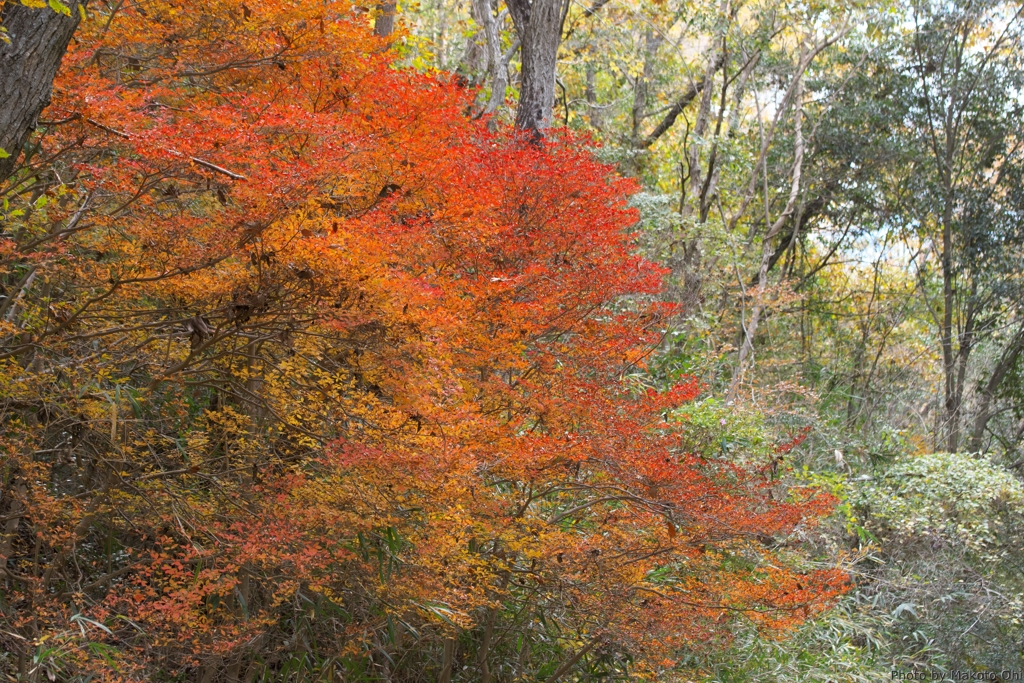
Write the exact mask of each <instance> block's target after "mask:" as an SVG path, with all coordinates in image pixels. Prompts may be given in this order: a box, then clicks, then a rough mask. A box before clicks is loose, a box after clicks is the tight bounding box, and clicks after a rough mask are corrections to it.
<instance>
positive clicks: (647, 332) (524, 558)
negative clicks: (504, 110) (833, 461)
mask: <svg viewBox="0 0 1024 683" xmlns="http://www.w3.org/2000/svg"><path fill="white" fill-rule="evenodd" d="M369 9H370V8H369V7H367V6H359V5H354V4H351V3H349V2H347V1H339V2H330V3H326V4H320V3H317V4H310V3H303V2H293V1H291V0H283V1H281V2H270V3H263V4H260V5H259V6H257V7H253V6H250V5H248V4H245V3H241V2H237V1H236V0H222V1H221V2H218V3H215V4H213V5H204V6H203V7H201V8H199V7H197V6H195V4H194V3H193V4H189V3H183V2H180V1H178V0H166V1H165V0H161V1H160V2H155V3H149V4H147V5H145V6H140V5H137V4H134V3H132V4H121V3H113V4H100V5H97V6H94V7H90V9H89V12H90V14H89V16H88V18H87V20H86V21H85V22H84V23H83V24H82V26H80V27H79V29H78V33H77V34H76V39H75V41H74V42H73V43H72V45H71V47H70V49H69V52H68V55H67V56H66V58H65V63H64V65H63V67H62V71H61V73H60V74H59V75H58V77H57V80H56V82H55V86H54V94H53V102H52V104H51V105H50V107H49V108H48V109H47V110H46V118H45V119H44V120H43V121H42V122H41V123H40V124H39V126H38V128H37V129H36V130H35V131H34V133H33V136H32V138H31V140H30V143H31V144H32V145H33V146H35V147H36V148H38V149H39V150H40V151H39V152H38V153H36V154H34V155H32V156H26V157H23V158H21V160H20V162H19V164H18V165H17V166H15V168H14V170H13V173H12V175H11V176H10V178H9V179H8V180H7V182H6V183H5V184H4V186H3V188H2V193H3V194H2V197H3V202H4V203H3V211H4V216H3V221H4V232H3V233H2V236H0V264H2V268H3V279H2V284H3V287H4V292H3V293H4V297H5V298H4V299H3V306H4V309H5V311H4V316H3V321H2V322H0V411H2V412H0V419H2V420H3V425H4V431H5V439H4V443H3V449H4V460H3V468H2V477H3V479H2V481H3V493H4V495H3V497H2V499H0V514H2V515H3V518H4V527H3V530H2V538H0V556H2V562H0V571H2V573H3V578H2V580H3V602H2V604H0V619H2V620H3V623H4V628H3V629H2V631H0V639H2V642H3V650H4V651H5V652H9V653H11V654H10V655H9V656H7V655H5V659H3V660H2V661H3V666H4V667H5V673H9V674H10V675H11V676H15V677H21V678H22V679H30V678H32V677H40V676H43V675H46V676H48V677H52V678H63V679H75V678H76V677H77V678H78V679H81V680H85V679H87V678H89V677H90V676H92V677H99V678H106V679H110V680H115V679H118V680H170V679H185V680H195V681H203V682H207V681H214V680H224V681H237V680H253V679H254V678H255V677H256V676H257V675H259V676H261V677H263V678H267V677H281V678H287V677H288V676H289V675H291V674H292V673H294V672H296V671H298V670H302V671H303V672H305V673H304V674H303V675H305V674H306V673H309V674H311V675H314V674H315V675H321V676H332V675H335V674H337V675H344V676H348V677H352V678H355V677H357V676H366V677H370V676H372V677H383V678H387V679H389V680H418V679H419V678H421V677H422V676H423V675H424V672H428V675H430V676H431V677H436V678H437V679H438V680H445V681H454V680H467V681H468V680H474V681H496V680H511V679H513V678H515V677H531V678H540V679H545V680H558V679H560V678H562V677H564V676H567V675H569V673H570V672H573V671H576V670H583V671H588V672H594V673H595V674H596V673H597V672H601V671H603V672H605V674H607V675H608V676H617V677H625V676H634V677H637V676H639V677H649V678H659V677H660V678H662V679H664V678H665V677H668V676H670V675H671V672H672V670H673V668H674V667H675V666H676V664H677V661H678V659H679V657H680V656H681V654H682V653H684V652H686V651H688V650H696V649H699V648H708V647H714V646H717V645H722V644H725V643H727V642H728V640H729V638H730V636H731V633H732V631H731V629H732V627H733V626H734V625H735V624H736V623H738V622H743V623H749V624H752V625H753V626H754V627H756V628H760V629H763V630H765V631H770V632H784V631H786V630H787V629H790V628H792V627H794V626H796V625H797V624H799V623H801V622H802V621H804V620H805V619H807V618H808V617H810V616H812V615H814V614H816V613H818V612H820V611H821V610H822V609H823V608H824V607H826V606H828V605H829V604H830V603H831V601H832V600H833V599H834V598H835V596H836V595H838V594H839V593H841V592H842V591H843V590H844V589H845V580H846V577H845V574H844V573H843V572H841V571H838V570H836V569H835V568H834V567H833V566H832V563H829V562H824V563H821V562H812V561H810V560H809V559H808V558H807V557H806V556H804V555H803V554H801V553H800V552H798V551H797V550H796V549H795V546H794V539H795V538H796V537H797V536H798V535H799V534H801V533H803V532H804V531H806V530H807V529H809V528H810V527H812V526H813V525H814V524H815V523H816V521H817V520H818V519H820V518H821V517H822V516H823V515H826V514H827V513H828V512H829V511H830V510H831V508H832V506H833V503H834V499H833V497H831V496H830V495H828V494H826V493H824V492H822V491H819V490H817V489H816V488H814V487H810V486H803V485H800V486H795V485H790V484H791V483H792V482H789V481H786V480H784V479H783V478H782V476H783V475H784V474H785V472H786V468H787V463H786V459H785V456H786V454H787V453H788V452H789V450H790V449H791V448H792V446H793V445H794V444H795V443H796V441H798V440H799V438H797V439H796V441H791V442H790V443H788V444H783V445H781V446H779V447H778V448H770V447H764V448H761V449H759V450H756V451H751V452H750V453H749V454H747V456H746V457H745V458H743V459H739V460H737V459H734V458H730V457H724V456H722V455H721V454H719V453H717V452H716V451H715V449H714V448H708V447H705V446H706V445H707V444H704V443H703V442H702V440H701V439H700V438H698V435H699V432H696V431H694V430H691V429H690V427H689V426H688V422H687V420H688V418H687V412H686V410H687V409H686V406H687V405H688V404H689V403H690V402H691V401H693V400H694V399H695V398H696V397H697V396H698V395H699V394H700V392H701V384H700V382H699V381H697V380H695V379H693V378H690V377H683V378H679V380H678V381H676V382H674V383H673V384H672V385H671V386H669V387H661V388H658V387H655V386H653V384H654V383H653V382H652V381H651V380H650V377H649V376H648V375H647V374H646V373H645V368H646V366H647V362H648V358H649V357H650V354H651V353H652V351H653V349H654V348H655V347H656V346H657V345H658V343H659V341H660V338H661V329H662V326H663V325H664V323H665V321H666V320H667V319H668V318H670V317H671V316H672V315H673V314H674V312H675V309H674V307H673V306H671V305H670V304H665V303H662V302H660V301H659V300H658V295H659V293H660V292H661V290H662V287H663V278H664V275H665V272H664V270H663V269H662V268H660V267H659V266H657V265H656V264H654V263H652V262H650V261H648V260H645V259H644V258H642V257H641V256H639V255H638V254H637V253H636V242H635V235H633V234H632V232H631V231H632V229H633V227H634V225H635V224H636V221H637V213H636V211H635V210H634V209H633V208H631V207H630V206H629V204H628V201H629V197H630V196H631V195H632V194H633V193H634V192H635V191H636V185H635V183H634V182H632V181H630V180H626V179H623V178H622V177H620V176H618V175H616V174H615V173H614V172H613V170H612V169H611V168H609V167H608V166H605V165H602V164H600V163H598V162H597V161H596V160H595V159H594V158H593V156H592V155H591V154H590V153H589V152H588V151H586V150H584V149H581V148H580V145H579V144H577V143H578V141H577V139H576V138H574V137H573V135H572V134H571V133H569V132H566V131H559V132H549V133H548V134H547V137H546V140H545V141H544V142H543V144H538V145H522V144H519V142H518V141H517V135H518V134H519V133H517V132H516V131H510V130H504V129H500V128H499V129H497V130H495V131H491V130H489V129H488V127H487V126H486V125H484V124H483V123H482V122H481V121H477V120H474V119H473V118H471V117H467V116H466V112H467V111H468V110H469V109H470V108H471V107H470V104H471V102H472V99H473V96H474V93H472V92H470V91H467V90H466V89H465V88H464V87H463V86H462V85H461V84H460V83H459V82H458V81H457V80H456V79H454V78H449V77H446V76H445V75H443V74H423V73H418V72H415V71H412V70H407V69H401V68H395V63H394V61H392V60H394V59H396V57H395V56H394V55H392V54H391V52H392V51H389V50H385V49H382V48H383V47H385V46H386V45H387V44H388V43H386V42H384V41H383V40H382V39H381V37H380V36H377V35H374V33H373V30H372V29H371V26H370V25H369V21H368V20H367V15H368V14H372V13H370V12H368V10H369ZM534 9H536V8H534ZM532 11H533V10H531V16H532ZM531 21H532V19H531ZM545 21H546V20H545ZM524 40H525V39H524ZM533 111H534V114H537V115H539V116H541V117H543V110H538V109H534V110H533ZM537 120H538V121H539V120H542V119H537ZM531 129H532V128H531ZM800 438H802V437H800Z"/></svg>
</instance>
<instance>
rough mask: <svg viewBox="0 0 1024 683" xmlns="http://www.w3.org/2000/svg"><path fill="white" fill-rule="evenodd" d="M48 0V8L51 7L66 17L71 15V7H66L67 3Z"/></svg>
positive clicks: (58, 0)
mask: <svg viewBox="0 0 1024 683" xmlns="http://www.w3.org/2000/svg"><path fill="white" fill-rule="evenodd" d="M48 1H49V5H50V9H52V10H53V11H54V12H56V13H57V14H63V15H64V16H66V17H70V16H71V8H70V7H68V6H67V5H65V4H64V3H63V2H61V1H60V0H48ZM22 2H24V0H22Z"/></svg>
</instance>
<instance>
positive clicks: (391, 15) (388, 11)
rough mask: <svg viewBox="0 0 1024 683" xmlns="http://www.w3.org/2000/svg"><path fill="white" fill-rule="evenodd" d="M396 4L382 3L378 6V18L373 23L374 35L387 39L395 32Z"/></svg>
mask: <svg viewBox="0 0 1024 683" xmlns="http://www.w3.org/2000/svg"><path fill="white" fill-rule="evenodd" d="M397 6H398V5H397V3H395V2H382V3H380V4H379V5H377V18H376V19H374V21H373V34H374V35H375V36H378V37H380V38H387V37H388V36H390V35H391V34H392V33H393V32H394V30H395V11H396V10H395V8H396V7H397Z"/></svg>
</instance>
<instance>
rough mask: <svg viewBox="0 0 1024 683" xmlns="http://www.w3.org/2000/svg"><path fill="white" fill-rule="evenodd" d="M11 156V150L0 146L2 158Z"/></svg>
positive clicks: (0, 156)
mask: <svg viewBox="0 0 1024 683" xmlns="http://www.w3.org/2000/svg"><path fill="white" fill-rule="evenodd" d="M9 156H11V153H10V152H8V151H7V150H6V149H4V148H3V147H0V159H6V158H8V157H9Z"/></svg>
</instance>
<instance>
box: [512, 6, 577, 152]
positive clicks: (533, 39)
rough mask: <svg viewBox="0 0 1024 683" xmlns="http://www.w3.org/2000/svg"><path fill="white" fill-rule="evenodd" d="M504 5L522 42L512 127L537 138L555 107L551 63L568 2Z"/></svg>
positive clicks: (555, 61) (560, 39)
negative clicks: (519, 83) (517, 90)
mask: <svg viewBox="0 0 1024 683" xmlns="http://www.w3.org/2000/svg"><path fill="white" fill-rule="evenodd" d="M506 5H507V6H508V11H509V14H511V15H512V23H514V24H515V27H516V32H517V33H518V34H519V39H520V41H521V42H522V79H521V80H522V83H521V86H520V89H519V109H518V110H517V111H516V129H517V130H520V131H523V132H526V133H529V134H531V135H532V136H533V137H534V139H539V138H540V137H542V136H543V134H544V131H545V130H547V129H548V127H550V126H551V113H552V110H553V109H554V108H555V67H556V66H557V64H558V45H559V43H561V41H562V24H563V22H564V21H565V14H566V10H567V9H568V3H567V2H564V0H533V1H532V2H531V1H530V0H507V1H506Z"/></svg>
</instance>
